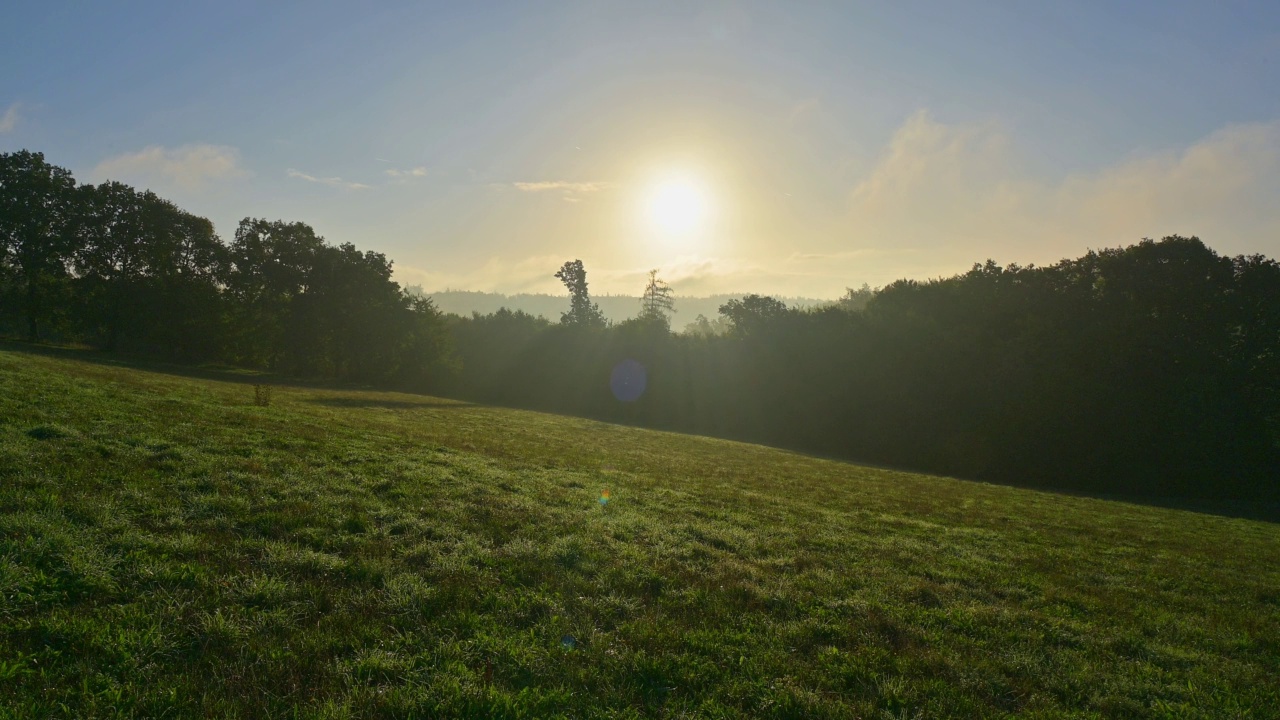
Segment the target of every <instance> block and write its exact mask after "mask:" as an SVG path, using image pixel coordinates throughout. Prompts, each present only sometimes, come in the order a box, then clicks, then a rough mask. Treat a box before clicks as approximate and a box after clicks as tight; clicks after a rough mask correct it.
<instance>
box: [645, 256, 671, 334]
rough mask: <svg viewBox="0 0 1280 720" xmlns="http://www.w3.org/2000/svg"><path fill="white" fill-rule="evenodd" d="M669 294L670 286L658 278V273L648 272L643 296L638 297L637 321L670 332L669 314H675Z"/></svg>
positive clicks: (655, 271) (654, 271)
mask: <svg viewBox="0 0 1280 720" xmlns="http://www.w3.org/2000/svg"><path fill="white" fill-rule="evenodd" d="M671 293H672V290H671V286H670V285H668V284H667V283H666V281H665V280H663V279H662V278H659V277H658V271H657V270H650V271H649V281H648V282H647V283H646V284H645V287H644V294H642V295H641V296H640V316H639V319H640V320H643V321H646V322H650V323H656V324H659V325H661V326H662V327H664V328H666V329H668V330H670V328H671V314H672V313H674V312H675V300H674V299H673V298H672V296H671Z"/></svg>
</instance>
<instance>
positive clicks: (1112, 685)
mask: <svg viewBox="0 0 1280 720" xmlns="http://www.w3.org/2000/svg"><path fill="white" fill-rule="evenodd" d="M514 322H520V321H514ZM555 329H557V330H559V329H560V328H555ZM16 347H18V346H13V345H10V346H6V347H4V348H0V480H2V482H0V662H3V665H0V715H7V716H14V717H101V716H125V717H128V716H132V717H174V718H180V717H244V718H248V717H253V718H270V717H329V718H343V717H485V718H491V717H499V718H502V717H506V718H517V717H579V718H590V717H633V718H634V717H725V718H732V717H744V718H745V717H776V718H785V717H813V718H823V717H888V716H894V717H1008V716H1029V717H1046V718H1051V717H1186V718H1214V717H1269V716H1273V715H1274V711H1275V708H1276V707H1278V706H1280V694H1278V693H1277V690H1276V686H1275V684H1274V682H1273V680H1274V676H1275V672H1274V671H1275V668H1276V666H1277V663H1280V646H1278V645H1277V643H1276V642H1275V638H1276V637H1278V636H1280V613H1278V612H1277V608H1278V607H1280V595H1277V592H1276V588H1277V587H1280V574H1278V570H1277V569H1278V568H1280V527H1278V526H1276V525H1274V524H1267V523H1262V522H1253V521H1245V520H1233V519H1227V518H1220V517H1213V516H1206V515H1199V514H1195V513H1189V512H1183V511H1175V510H1167V509H1159V508H1152V507H1143V506H1139V505H1133V504H1126V503H1116V502H1104V501H1098V500H1091V499H1087V498H1080V497H1071V496H1059V495H1050V494H1045V493H1039V492H1031V491H1026V490H1018V489H1013V488H1007V487H1001V486H995V485H986V484H980V483H969V482H959V481H954V480H948V479H943V478H936V477H925V476H920V475H912V474H908V473H902V472H894V471H889V470H877V469H872V468H864V467H857V466H852V465H846V464H842V463H837V462H832V461H827V460H820V459H814V458H808V457H803V456H798V455H794V454H790V453H786V452H781V451H777V450H772V449H768V448H764V447H760V446H753V445H744V444H739V443H733V442H726V441H722V440H714V439H708V438H699V437H691V436H681V435H674V434H670V433H661V432H653V431H648V430H640V429H631V428H625V427H618V426H610V425H604V424H601V423H597V422H593V421H589V420H582V419H576V418H572V417H563V416H554V415H543V414H537V413H530V412H523V411H514V410H507V409H501V408H493V407H481V406H471V405H464V404H459V403H453V402H449V401H443V400H436V399H432V398H429V397H424V396H418V395H404V394H394V393H369V392H350V391H348V392H340V391H333V390H325V389H315V388H302V387H296V386H289V385H283V384H276V385H275V388H274V389H275V394H274V397H273V399H272V402H271V404H270V406H269V407H256V406H254V405H253V404H252V403H251V396H250V395H248V387H249V385H250V384H254V383H264V382H268V380H267V379H264V378H262V377H260V376H254V375H248V376H246V375H243V374H241V375H235V374H227V375H215V376H213V377H214V378H216V381H209V380H194V379H190V378H184V377H182V376H180V375H173V374H165V373H161V372H155V370H156V369H158V368H143V369H144V370H147V371H139V370H138V369H130V368H129V367H125V366H122V364H121V363H119V362H117V361H114V360H112V361H110V362H106V363H100V362H95V361H94V356H85V354H84V353H67V352H62V353H57V354H45V355H41V354H37V353H34V352H32V351H31V349H30V348H29V347H27V348H24V349H22V350H21V351H15V348H16ZM57 355H62V356H68V355H69V356H70V357H69V358H68V357H61V358H60V357H57ZM77 357H79V358H81V359H75V358H77ZM272 382H274V381H272ZM606 490H607V491H608V492H609V502H608V503H607V504H601V503H600V502H599V500H600V498H601V497H602V496H603V494H604V492H605V491H606Z"/></svg>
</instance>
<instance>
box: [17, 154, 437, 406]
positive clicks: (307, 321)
mask: <svg viewBox="0 0 1280 720" xmlns="http://www.w3.org/2000/svg"><path fill="white" fill-rule="evenodd" d="M0 211H2V212H0V237H2V238H3V240H4V244H3V252H0V302H2V303H3V305H0V332H2V331H4V330H9V331H10V332H13V331H14V330H15V329H16V327H17V326H18V324H19V321H25V325H26V333H25V334H26V335H27V336H28V337H36V336H38V335H39V334H40V331H41V328H47V327H48V326H49V324H50V321H51V320H57V321H58V322H57V325H56V327H57V330H58V336H59V338H60V339H63V340H76V341H81V342H85V343H88V344H91V345H94V346H96V347H99V348H102V349H104V350H108V351H120V352H124V353H128V354H131V355H137V356H155V357H163V358H166V359H169V360H177V361H181V362H188V363H196V362H210V361H221V362H232V363H236V364H240V365H244V366H248V367H257V368H269V369H273V370H278V371H284V372H289V373H292V374H295V375H301V376H308V377H322V378H334V379H341V380H348V381H357V382H376V383H381V384H386V385H397V386H403V387H422V386H424V385H425V384H426V383H427V382H429V381H430V380H432V379H433V378H434V376H435V375H436V374H440V373H449V372H452V371H453V369H454V367H455V365H456V363H455V362H454V361H453V359H452V357H451V355H450V345H449V338H448V334H447V331H446V330H445V321H444V318H443V316H442V315H441V314H440V313H439V312H437V311H436V309H435V307H434V306H433V305H432V303H431V302H430V301H429V300H426V299H423V298H421V297H418V296H414V295H411V294H409V293H406V292H404V291H402V290H401V289H400V287H399V285H397V284H396V283H395V282H393V281H392V280H391V261H390V260H388V259H387V257H386V256H385V255H382V254H381V253H376V252H371V251H365V252H361V251H359V250H357V249H356V248H355V247H354V246H352V245H350V244H344V245H341V246H338V247H333V246H331V245H328V244H327V243H325V241H324V238H322V237H320V236H319V235H317V234H316V232H315V230H313V229H312V228H311V227H310V226H308V225H307V224H305V223H301V222H292V223H289V222H284V221H268V220H264V219H255V218H245V219H244V220H243V221H241V223H240V225H239V227H238V228H237V229H236V234H235V239H234V240H233V242H232V243H231V244H230V245H225V244H223V242H222V240H221V239H220V238H218V236H217V235H216V234H215V233H214V231H213V224H212V223H210V222H209V221H208V220H207V219H205V218H201V217H197V216H195V215H192V214H190V213H188V212H185V211H183V210H182V209H180V208H178V207H177V206H175V205H174V204H173V203H171V202H169V201H167V200H164V199H163V198H160V197H158V196H157V195H155V194H154V193H152V192H150V191H146V192H139V191H137V190H135V189H133V188H132V187H129V186H128V185H125V184H123V183H119V182H104V183H102V184H100V185H97V186H94V185H83V186H80V187H76V185H75V181H74V180H73V179H72V178H71V175H70V173H69V172H67V171H66V170H64V169H62V168H57V167H54V166H50V165H48V164H47V163H45V162H44V159H43V157H42V156H40V155H39V154H33V153H28V152H25V151H23V152H18V153H11V154H0Z"/></svg>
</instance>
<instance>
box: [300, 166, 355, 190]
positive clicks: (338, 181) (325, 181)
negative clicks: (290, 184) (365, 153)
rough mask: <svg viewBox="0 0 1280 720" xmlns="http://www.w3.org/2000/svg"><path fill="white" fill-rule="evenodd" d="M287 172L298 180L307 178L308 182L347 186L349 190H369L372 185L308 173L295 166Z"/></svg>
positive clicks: (337, 186) (340, 186) (339, 186)
mask: <svg viewBox="0 0 1280 720" xmlns="http://www.w3.org/2000/svg"><path fill="white" fill-rule="evenodd" d="M287 174H288V176H289V177H291V178H296V179H298V180H306V181H307V182H311V183H317V184H320V185H328V186H329V187H336V188H346V189H348V190H368V189H369V188H370V187H371V186H370V185H365V184H364V183H358V182H349V181H347V180H343V179H342V178H340V177H336V176H335V177H317V176H315V175H308V174H307V173H304V172H301V171H299V170H294V169H293V168H289V170H288V172H287Z"/></svg>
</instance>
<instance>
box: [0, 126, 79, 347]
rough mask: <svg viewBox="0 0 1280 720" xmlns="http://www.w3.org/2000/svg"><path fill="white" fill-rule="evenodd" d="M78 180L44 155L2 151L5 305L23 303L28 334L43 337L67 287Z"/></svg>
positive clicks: (0, 246)
mask: <svg viewBox="0 0 1280 720" xmlns="http://www.w3.org/2000/svg"><path fill="white" fill-rule="evenodd" d="M74 194H75V179H74V178H72V177H71V173H70V172H68V171H67V170H65V169H63V168H60V167H57V166H54V165H50V164H49V163H47V162H45V159H44V155H43V154H41V153H33V152H29V151H26V150H21V151H19V152H15V153H0V266H3V267H4V272H3V276H4V279H5V280H6V288H5V290H6V292H5V295H6V296H7V298H6V302H5V305H6V306H11V307H12V306H16V305H18V304H21V307H22V313H23V316H24V318H25V320H26V323H25V324H26V336H27V339H29V340H38V339H40V335H41V332H40V328H41V324H42V323H44V322H46V321H48V320H49V319H50V318H51V317H52V316H53V315H54V314H55V312H56V306H55V307H51V305H53V303H51V302H50V301H51V300H52V299H54V298H55V297H56V296H57V294H58V290H59V289H60V288H61V287H62V286H64V285H65V282H66V278H67V262H68V260H69V258H70V254H71V251H72V248H73V244H72V242H71V237H70V228H71V225H72V213H73V208H74Z"/></svg>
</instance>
